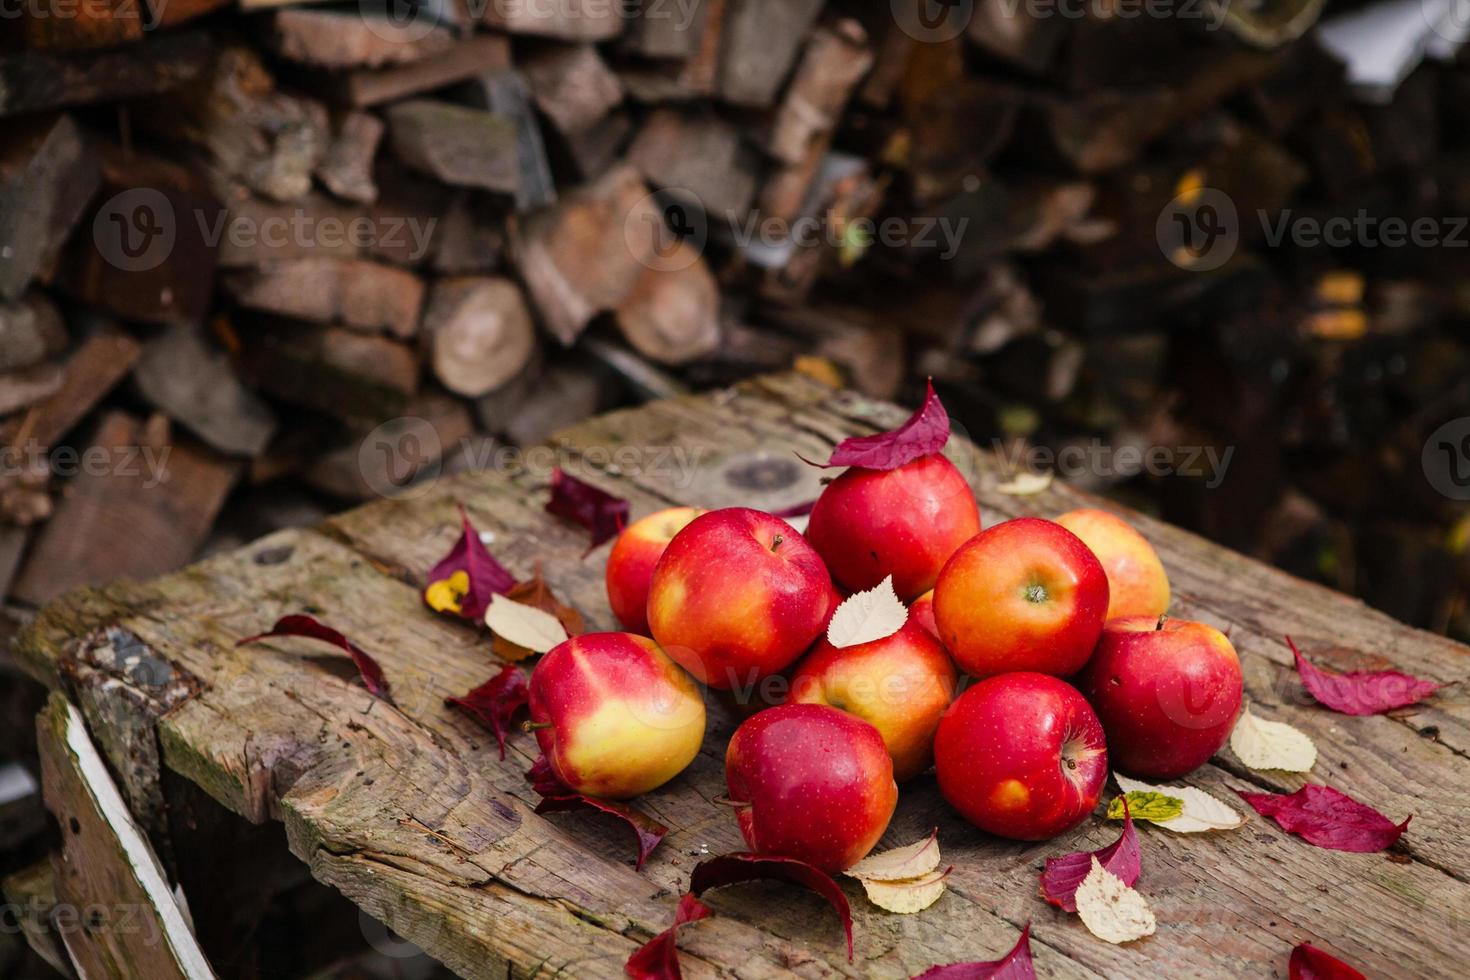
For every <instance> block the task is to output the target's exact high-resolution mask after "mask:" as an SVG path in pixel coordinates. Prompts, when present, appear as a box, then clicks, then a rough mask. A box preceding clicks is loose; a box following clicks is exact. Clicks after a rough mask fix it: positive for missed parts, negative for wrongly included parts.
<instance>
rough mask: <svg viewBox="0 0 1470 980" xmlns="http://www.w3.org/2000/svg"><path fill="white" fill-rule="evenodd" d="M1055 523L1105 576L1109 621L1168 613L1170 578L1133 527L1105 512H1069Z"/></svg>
mask: <svg viewBox="0 0 1470 980" xmlns="http://www.w3.org/2000/svg"><path fill="white" fill-rule="evenodd" d="M1057 523H1058V524H1060V525H1061V526H1062V527H1064V528H1066V529H1067V530H1068V531H1071V532H1072V533H1073V534H1075V535H1077V537H1079V538H1081V539H1082V543H1083V544H1085V545H1087V547H1089V548H1091V549H1092V553H1093V554H1094V555H1097V560H1098V561H1100V562H1102V567H1103V571H1105V572H1106V573H1107V575H1108V615H1107V618H1108V619H1117V618H1118V617H1119V616H1153V617H1154V618H1158V617H1159V616H1162V615H1163V614H1164V613H1165V612H1167V611H1168V609H1169V576H1168V574H1167V573H1166V572H1165V571H1164V563H1163V562H1161V561H1159V555H1158V552H1156V551H1154V546H1153V545H1151V544H1149V543H1148V539H1147V538H1145V537H1144V536H1143V535H1141V534H1139V533H1138V532H1137V531H1136V530H1134V528H1133V525H1131V524H1129V523H1128V522H1127V521H1125V520H1123V518H1121V517H1118V516H1117V515H1115V514H1109V513H1108V512H1107V511H1105V510H1095V509H1092V508H1088V507H1084V508H1082V509H1080V510H1070V511H1068V512H1067V513H1065V514H1063V515H1062V516H1061V517H1058V518H1057Z"/></svg>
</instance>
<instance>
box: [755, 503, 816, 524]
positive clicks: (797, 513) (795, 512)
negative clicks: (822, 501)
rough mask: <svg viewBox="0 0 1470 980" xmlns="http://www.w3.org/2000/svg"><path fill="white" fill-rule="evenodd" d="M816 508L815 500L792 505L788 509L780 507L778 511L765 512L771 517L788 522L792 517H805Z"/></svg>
mask: <svg viewBox="0 0 1470 980" xmlns="http://www.w3.org/2000/svg"><path fill="white" fill-rule="evenodd" d="M815 506H817V502H816V500H808V501H806V502H805V503H800V504H792V505H791V506H790V507H782V508H781V509H780V510H772V511H767V513H769V514H770V515H771V516H772V517H780V518H783V519H786V520H790V519H791V518H793V517H805V516H806V515H808V514H810V513H811V512H812V508H813V507H815Z"/></svg>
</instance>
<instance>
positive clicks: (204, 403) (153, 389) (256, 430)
mask: <svg viewBox="0 0 1470 980" xmlns="http://www.w3.org/2000/svg"><path fill="white" fill-rule="evenodd" d="M133 380H134V382H135V383H136V385H137V387H138V390H139V392H140V393H141V394H142V396H143V398H144V400H145V401H147V402H148V403H149V404H150V405H152V406H153V407H155V408H157V409H158V410H159V411H162V412H166V413H167V414H168V415H169V416H170V417H171V418H173V419H174V420H175V421H177V422H179V423H181V424H183V425H184V426H185V427H187V428H188V429H189V430H190V431H191V432H193V433H194V434H195V435H197V436H198V437H199V438H200V439H203V440H204V441H205V442H206V443H208V444H209V445H210V446H211V447H213V448H214V449H217V450H218V451H220V452H222V453H224V454H225V455H227V456H255V455H257V454H258V453H261V452H264V451H265V447H266V445H267V444H268V443H269V442H270V439H271V436H272V435H273V434H274V433H275V429H276V417H275V413H274V412H273V411H271V408H270V406H269V405H267V404H266V403H265V402H264V401H263V400H261V398H260V397H259V396H257V395H256V394H255V393H254V392H252V391H251V390H250V389H248V388H246V387H245V386H244V385H242V384H241V383H240V380H239V378H238V377H237V376H236V374H235V370H234V368H233V366H232V365H231V363H230V359H229V357H228V355H227V354H226V353H225V352H224V351H222V350H219V349H218V348H216V347H214V346H212V345H211V344H210V342H209V340H208V338H206V337H205V334H204V330H203V329H202V328H200V327H197V326H194V325H192V324H189V325H180V326H176V327H171V328H169V329H167V330H165V331H164V332H163V333H161V334H159V335H158V336H157V337H154V338H153V339H152V340H149V341H148V342H147V343H146V344H144V345H143V356H142V357H141V358H139V360H138V366H137V368H135V369H134V371H133Z"/></svg>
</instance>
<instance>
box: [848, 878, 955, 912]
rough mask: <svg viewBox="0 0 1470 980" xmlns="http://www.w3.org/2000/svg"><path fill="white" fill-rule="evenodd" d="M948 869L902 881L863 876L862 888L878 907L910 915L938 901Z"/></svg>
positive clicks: (942, 891) (942, 892)
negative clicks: (873, 879) (876, 879)
mask: <svg viewBox="0 0 1470 980" xmlns="http://www.w3.org/2000/svg"><path fill="white" fill-rule="evenodd" d="M950 870H952V869H946V870H944V871H930V872H929V873H928V874H926V875H920V876H919V877H917V878H907V879H904V880H903V881H871V880H869V879H867V878H864V879H863V890H864V891H866V892H867V893H868V901H870V902H872V903H873V904H874V905H876V906H878V907H879V908H880V909H886V910H888V911H889V912H897V913H898V914H900V915H912V914H914V913H915V912H922V911H923V910H924V909H927V908H928V907H929V906H931V905H933V904H934V903H935V902H937V901H939V896H940V895H943V894H944V879H945V878H948V877H949V872H950Z"/></svg>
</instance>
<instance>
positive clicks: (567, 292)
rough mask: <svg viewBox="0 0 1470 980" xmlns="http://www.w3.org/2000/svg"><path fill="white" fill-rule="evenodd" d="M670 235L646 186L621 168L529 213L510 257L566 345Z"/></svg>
mask: <svg viewBox="0 0 1470 980" xmlns="http://www.w3.org/2000/svg"><path fill="white" fill-rule="evenodd" d="M667 237H668V231H667V229H666V228H665V227H664V224H663V216H662V214H661V213H660V212H659V210H658V208H657V206H656V205H655V204H654V203H653V201H652V200H651V199H650V195H649V193H648V188H647V186H645V185H644V183H643V181H642V180H641V179H640V178H639V176H638V173H637V171H636V170H634V169H633V168H632V167H630V166H620V167H617V168H615V169H614V170H611V171H609V172H608V173H607V174H606V175H605V176H603V177H602V178H601V179H599V180H598V181H596V182H595V183H592V184H589V185H587V186H585V187H581V188H578V189H577V190H575V191H573V192H572V193H570V194H567V195H565V196H564V197H563V198H562V199H561V202H560V203H559V204H557V206H556V207H554V208H551V209H548V210H546V211H542V212H538V213H536V214H534V215H532V216H531V217H530V218H529V219H528V220H527V221H526V223H525V228H524V230H523V231H522V232H521V233H520V234H519V235H517V236H515V237H514V238H513V239H512V255H513V257H514V259H515V262H516V265H517V267H518V268H519V269H520V273H521V279H522V281H523V282H524V283H525V284H526V290H527V292H528V293H529V294H530V297H531V301H532V303H533V305H534V306H535V307H536V310H537V312H538V313H539V314H540V316H541V321H542V323H544V324H545V325H546V327H547V329H548V330H550V331H551V334H552V336H554V337H556V338H557V339H558V340H560V341H561V342H562V343H563V344H567V345H569V344H571V343H572V341H574V340H576V339H577V335H578V334H580V333H581V332H582V330H583V329H584V328H585V327H586V326H587V324H588V323H589V322H590V321H591V320H592V318H593V317H594V316H596V315H597V314H598V313H600V312H602V311H604V310H610V309H613V308H615V307H617V306H618V304H619V303H621V302H622V301H623V298H624V297H625V296H627V295H628V291H629V290H631V289H632V288H633V284H634V283H635V282H637V280H638V278H639V277H640V276H641V275H642V273H643V270H644V268H645V267H646V264H647V262H648V261H650V260H651V257H652V256H653V255H654V253H655V249H656V248H657V247H658V246H659V245H660V244H662V243H663V242H664V241H665V239H666V238H667Z"/></svg>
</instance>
